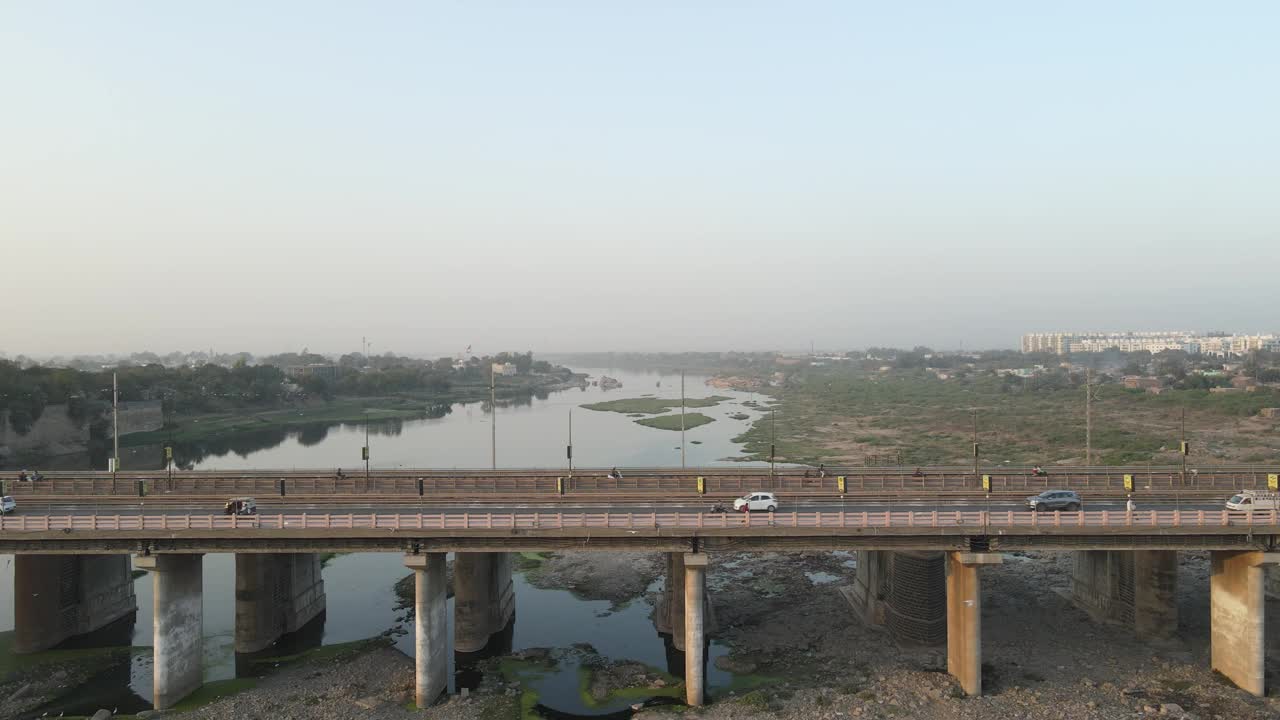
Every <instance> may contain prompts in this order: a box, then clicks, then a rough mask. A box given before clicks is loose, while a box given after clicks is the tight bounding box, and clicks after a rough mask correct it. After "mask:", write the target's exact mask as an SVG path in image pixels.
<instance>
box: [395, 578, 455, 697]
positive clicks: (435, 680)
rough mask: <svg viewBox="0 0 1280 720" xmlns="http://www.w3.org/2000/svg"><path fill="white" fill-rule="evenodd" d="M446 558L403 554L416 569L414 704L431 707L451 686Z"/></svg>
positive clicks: (414, 580)
mask: <svg viewBox="0 0 1280 720" xmlns="http://www.w3.org/2000/svg"><path fill="white" fill-rule="evenodd" d="M444 559H445V554H444V553H427V554H425V555H405V556H404V564H405V566H407V567H408V568H409V569H411V570H413V587H414V604H413V611H414V613H413V614H414V620H413V633H414V635H413V655H414V666H415V676H414V678H415V679H414V703H416V704H417V706H418V707H419V708H426V707H429V706H430V705H431V704H432V703H433V702H435V701H436V698H438V697H440V694H441V693H443V692H444V691H445V689H446V688H447V687H448V685H449V635H448V632H449V614H448V607H449V606H448V604H447V601H446V596H447V593H446V589H445V569H444ZM456 562H457V561H456V560H455V563H456ZM454 572H455V573H456V572H457V571H456V569H455V571H454Z"/></svg>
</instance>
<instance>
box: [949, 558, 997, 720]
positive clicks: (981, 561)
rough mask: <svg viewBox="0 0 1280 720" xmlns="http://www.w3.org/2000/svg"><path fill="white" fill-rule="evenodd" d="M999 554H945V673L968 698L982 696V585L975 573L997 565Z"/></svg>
mask: <svg viewBox="0 0 1280 720" xmlns="http://www.w3.org/2000/svg"><path fill="white" fill-rule="evenodd" d="M1003 561H1004V559H1003V558H1002V557H1001V556H1000V555H999V554H998V553H967V552H948V553H947V559H946V562H947V567H946V585H947V672H949V673H951V674H952V675H953V676H955V678H956V679H957V680H959V681H960V687H961V688H962V689H963V690H964V691H965V694H967V695H981V694H982V583H981V579H980V577H979V575H978V570H979V569H981V568H982V566H984V565H999V564H1000V563H1001V562H1003Z"/></svg>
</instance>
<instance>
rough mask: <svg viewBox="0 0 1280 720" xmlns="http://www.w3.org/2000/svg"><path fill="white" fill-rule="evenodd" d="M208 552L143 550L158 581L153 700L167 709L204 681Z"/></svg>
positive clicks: (144, 564)
mask: <svg viewBox="0 0 1280 720" xmlns="http://www.w3.org/2000/svg"><path fill="white" fill-rule="evenodd" d="M203 561H204V556H202V555H147V556H138V557H137V559H136V560H135V562H136V563H137V566H138V568H140V569H142V570H147V571H150V573H151V577H152V582H153V583H154V588H155V590H154V592H153V600H154V604H155V607H154V610H153V614H154V619H155V631H154V634H153V636H152V653H153V658H154V660H153V663H152V664H153V666H154V667H153V670H152V675H153V683H152V694H153V696H154V697H153V699H152V704H153V705H154V706H155V709H157V710H168V709H169V708H171V707H173V706H174V705H176V704H177V703H178V702H179V701H181V700H182V699H183V698H185V697H186V696H188V695H190V694H191V693H193V692H195V691H196V690H197V689H198V688H199V687H200V686H201V685H202V684H204V673H203V671H204V667H203V661H204V575H203V571H204V567H203V566H204V562H203Z"/></svg>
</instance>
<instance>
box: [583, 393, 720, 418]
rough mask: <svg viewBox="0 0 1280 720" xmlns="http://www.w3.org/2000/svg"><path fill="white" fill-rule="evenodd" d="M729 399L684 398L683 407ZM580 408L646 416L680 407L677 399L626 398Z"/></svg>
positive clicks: (707, 405)
mask: <svg viewBox="0 0 1280 720" xmlns="http://www.w3.org/2000/svg"><path fill="white" fill-rule="evenodd" d="M728 399H729V398H727V397H725V396H723V395H712V396H711V397H705V398H685V401H684V406H685V407H687V408H707V407H715V406H716V405H719V404H720V403H722V402H724V401H725V400H728ZM582 407H584V408H586V409H588V410H598V411H601V412H618V413H628V414H634V413H644V414H646V415H657V414H658V413H664V412H667V411H668V410H674V409H676V408H678V407H680V400H679V398H677V399H675V400H672V399H670V398H652V397H640V398H626V399H623V400H608V401H605V402H598V403H588V404H586V405H583V406H582Z"/></svg>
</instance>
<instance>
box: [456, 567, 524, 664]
mask: <svg viewBox="0 0 1280 720" xmlns="http://www.w3.org/2000/svg"><path fill="white" fill-rule="evenodd" d="M514 614H515V589H514V587H513V586H512V583H511V554H510V553H489V552H477V553H456V554H454V556H453V649H454V651H456V652H462V653H473V652H479V651H480V650H483V649H484V646H485V645H487V644H488V643H489V638H490V637H491V636H492V635H494V634H495V633H498V632H501V631H502V629H503V628H505V627H506V626H507V623H508V622H510V621H511V618H512V616H513V615H514Z"/></svg>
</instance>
